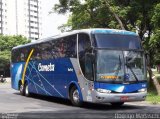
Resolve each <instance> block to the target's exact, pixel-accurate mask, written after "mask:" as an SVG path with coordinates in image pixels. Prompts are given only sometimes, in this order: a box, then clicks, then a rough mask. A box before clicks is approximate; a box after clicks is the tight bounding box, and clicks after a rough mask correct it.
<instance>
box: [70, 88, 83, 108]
mask: <svg viewBox="0 0 160 119" xmlns="http://www.w3.org/2000/svg"><path fill="white" fill-rule="evenodd" d="M70 100H71V102H72V104H73V105H74V106H82V102H81V101H80V95H79V91H78V89H77V88H76V87H75V86H73V87H72V88H71V90H70Z"/></svg>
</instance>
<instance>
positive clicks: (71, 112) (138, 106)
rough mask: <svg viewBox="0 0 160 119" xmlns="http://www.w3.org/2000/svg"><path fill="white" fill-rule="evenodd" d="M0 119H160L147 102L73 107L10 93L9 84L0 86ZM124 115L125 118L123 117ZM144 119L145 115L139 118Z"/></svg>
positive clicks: (159, 112)
mask: <svg viewBox="0 0 160 119" xmlns="http://www.w3.org/2000/svg"><path fill="white" fill-rule="evenodd" d="M0 113H2V114H0V118H6V117H10V118H38V119H39V118H92V119H93V118H96V119H97V118H108V119H112V118H122V117H124V118H126V117H127V118H131V117H138V116H137V115H136V114H151V113H155V114H156V115H153V114H151V115H147V116H146V115H145V117H146V118H148V116H156V118H160V105H152V104H149V103H146V102H134V103H125V105H124V106H122V107H118V108H116V107H112V106H111V105H109V104H88V103H85V104H84V106H83V107H74V106H72V105H71V103H70V101H68V100H63V99H59V98H52V97H44V96H38V95H35V96H32V97H25V96H21V95H19V92H18V91H16V90H13V89H11V85H10V83H5V84H2V83H0ZM122 114H123V115H122ZM139 116H144V115H139Z"/></svg>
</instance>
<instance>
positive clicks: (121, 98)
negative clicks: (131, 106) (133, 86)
mask: <svg viewBox="0 0 160 119" xmlns="http://www.w3.org/2000/svg"><path fill="white" fill-rule="evenodd" d="M128 99H129V97H128V96H121V97H120V100H121V101H127V100H128Z"/></svg>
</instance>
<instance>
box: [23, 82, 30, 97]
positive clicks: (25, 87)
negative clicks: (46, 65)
mask: <svg viewBox="0 0 160 119" xmlns="http://www.w3.org/2000/svg"><path fill="white" fill-rule="evenodd" d="M24 91H25V96H27V97H29V96H30V93H29V90H28V83H26V84H25V86H24Z"/></svg>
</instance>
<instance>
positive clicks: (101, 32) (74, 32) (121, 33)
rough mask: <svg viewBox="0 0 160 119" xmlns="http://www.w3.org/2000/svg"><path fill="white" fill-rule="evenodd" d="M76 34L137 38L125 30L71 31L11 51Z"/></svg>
mask: <svg viewBox="0 0 160 119" xmlns="http://www.w3.org/2000/svg"><path fill="white" fill-rule="evenodd" d="M77 33H87V34H96V33H99V34H120V35H134V36H137V34H136V33H135V32H131V31H126V30H119V29H104V28H92V29H81V30H73V31H69V32H65V33H61V34H59V35H55V36H51V37H48V38H43V39H39V40H37V41H35V42H31V43H28V44H25V45H19V46H16V47H14V48H12V50H13V49H18V48H23V47H27V46H31V45H34V44H39V43H43V42H45V41H49V40H54V39H57V38H61V37H65V36H69V35H74V34H77Z"/></svg>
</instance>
